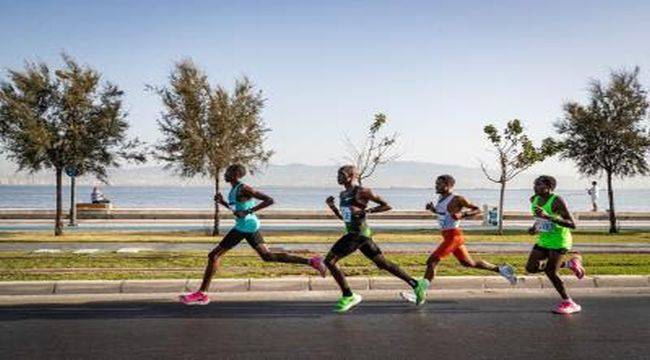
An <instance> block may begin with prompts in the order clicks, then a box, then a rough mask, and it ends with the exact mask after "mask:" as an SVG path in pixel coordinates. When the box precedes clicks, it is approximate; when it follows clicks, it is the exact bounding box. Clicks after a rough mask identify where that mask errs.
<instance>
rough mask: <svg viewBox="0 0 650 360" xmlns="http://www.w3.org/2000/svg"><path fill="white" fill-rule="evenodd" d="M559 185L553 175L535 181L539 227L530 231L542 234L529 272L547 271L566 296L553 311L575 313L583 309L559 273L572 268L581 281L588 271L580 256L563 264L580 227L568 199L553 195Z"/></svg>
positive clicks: (530, 259)
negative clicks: (569, 291) (570, 293)
mask: <svg viewBox="0 0 650 360" xmlns="http://www.w3.org/2000/svg"><path fill="white" fill-rule="evenodd" d="M556 185H557V182H556V180H555V178H553V177H551V176H546V175H544V176H540V177H538V178H537V179H535V185H534V189H535V195H534V196H533V197H532V198H531V199H530V202H531V211H532V213H533V216H534V218H535V224H534V225H533V226H532V227H531V228H530V229H529V230H528V232H529V233H530V234H531V235H534V234H538V238H537V242H536V243H535V246H534V247H533V250H532V251H531V252H530V256H529V257H528V262H527V264H526V271H528V272H529V273H531V274H532V273H538V272H542V271H543V272H544V273H545V274H546V276H547V277H548V279H549V280H550V281H551V283H552V284H553V286H554V287H555V289H556V290H557V292H558V293H559V294H560V296H561V297H562V302H560V303H559V304H558V305H557V306H556V307H555V308H554V309H553V312H555V313H558V314H571V313H574V312H578V311H580V310H581V309H582V308H581V307H580V305H578V304H577V303H576V302H575V301H573V300H572V299H571V298H570V297H569V295H567V293H566V289H565V287H564V283H563V282H562V279H561V278H560V276H559V274H558V271H559V270H560V269H561V268H569V269H571V271H573V273H574V274H575V275H576V277H578V279H582V277H583V276H584V275H585V269H584V268H583V267H582V260H581V258H580V256H579V255H574V256H573V257H572V258H571V259H570V260H568V261H563V258H564V255H565V254H566V253H567V252H568V251H569V250H571V246H572V238H571V229H575V228H576V225H575V221H574V220H573V216H572V215H571V213H570V212H569V209H568V207H567V205H566V203H565V202H564V200H563V199H562V198H561V197H559V196H558V195H556V194H554V193H553V191H554V190H555V187H556Z"/></svg>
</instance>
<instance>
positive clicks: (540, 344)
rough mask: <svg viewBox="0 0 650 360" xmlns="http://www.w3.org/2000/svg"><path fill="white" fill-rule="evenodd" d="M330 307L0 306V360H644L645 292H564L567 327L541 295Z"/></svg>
mask: <svg viewBox="0 0 650 360" xmlns="http://www.w3.org/2000/svg"><path fill="white" fill-rule="evenodd" d="M520 294H524V295H520ZM336 295H337V294H336V293H328V295H327V296H321V297H320V298H317V297H316V296H317V294H310V295H309V296H310V297H309V298H301V297H300V296H298V297H297V298H294V299H292V300H291V301H287V300H286V299H285V300H282V301H277V300H276V301H268V300H264V301H261V300H260V299H257V300H253V301H252V300H251V299H253V298H251V296H254V295H251V294H248V295H247V296H248V299H246V300H242V299H237V298H232V297H231V298H230V299H228V298H227V297H226V296H221V297H219V299H224V298H225V299H224V300H221V301H214V302H213V303H211V304H210V305H208V306H203V307H184V306H182V305H180V304H177V303H175V302H172V301H171V300H169V299H171V296H169V297H168V298H166V299H158V298H157V299H148V300H129V299H127V300H122V301H116V300H110V301H108V300H105V299H104V300H100V299H98V298H97V297H91V298H87V299H83V298H82V299H75V300H74V301H70V303H55V304H31V305H20V304H13V305H11V304H10V303H11V301H5V302H4V304H3V302H2V301H0V333H1V334H2V336H0V353H2V354H3V358H6V359H77V358H88V359H203V358H206V359H207V358H211V359H254V358H263V359H311V358H324V359H402V358H404V359H468V358H471V359H647V358H648V357H649V356H650V342H649V341H648V339H650V311H649V310H650V292H647V291H641V290H639V291H638V292H625V293H615V292H608V291H605V292H602V291H601V292H594V293H591V292H584V293H578V292H577V291H576V293H575V294H574V296H576V299H577V300H578V301H579V302H580V303H581V304H582V305H583V307H584V311H583V312H582V313H580V314H576V315H572V316H562V315H554V314H551V313H550V312H549V311H548V310H549V308H550V307H551V306H552V305H553V304H554V303H555V301H556V298H555V295H554V294H552V292H548V291H546V292H537V293H536V292H533V293H515V292H504V293H499V294H492V295H490V294H487V295H485V294H471V293H466V292H451V293H450V294H447V295H445V294H436V296H432V297H430V300H429V302H428V303H427V304H425V305H424V306H422V307H415V306H412V305H408V304H405V303H402V302H400V301H398V300H396V299H395V294H394V292H391V295H390V296H389V297H385V296H384V297H383V298H382V297H380V298H374V299H373V296H372V295H368V296H369V297H370V298H371V299H370V300H368V301H365V302H363V303H361V304H360V305H359V306H358V307H357V308H355V309H353V310H352V311H351V312H349V313H347V314H343V315H340V314H335V313H332V312H331V306H332V301H333V300H334V297H335V296H336ZM266 296H268V295H266ZM280 296H287V295H284V294H283V295H280ZM305 296H306V295H305ZM41 300H43V299H42V298H41ZM53 301H54V300H53ZM56 301H58V302H61V301H62V300H60V299H59V300H56ZM87 301H91V302H90V303H88V302H87ZM14 302H15V301H14ZM64 302H65V301H64Z"/></svg>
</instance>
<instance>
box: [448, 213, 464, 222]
mask: <svg viewBox="0 0 650 360" xmlns="http://www.w3.org/2000/svg"><path fill="white" fill-rule="evenodd" d="M451 217H452V219H454V220H460V219H462V218H464V217H465V214H464V213H463V212H461V211H459V212H457V213H453V214H451Z"/></svg>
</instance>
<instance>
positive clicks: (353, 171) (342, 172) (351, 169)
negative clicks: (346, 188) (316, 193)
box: [337, 165, 359, 185]
mask: <svg viewBox="0 0 650 360" xmlns="http://www.w3.org/2000/svg"><path fill="white" fill-rule="evenodd" d="M358 177H359V171H358V170H357V168H356V166H354V165H345V166H341V167H340V168H339V172H338V175H337V180H338V182H339V185H348V184H351V183H353V182H355V181H357V178H358Z"/></svg>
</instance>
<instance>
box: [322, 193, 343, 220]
mask: <svg viewBox="0 0 650 360" xmlns="http://www.w3.org/2000/svg"><path fill="white" fill-rule="evenodd" d="M325 203H326V204H327V206H328V207H329V208H330V210H332V212H333V213H334V216H336V217H337V218H338V219H339V220H343V215H341V212H340V211H339V209H338V208H337V207H336V205H334V196H329V197H328V198H327V199H326V200H325Z"/></svg>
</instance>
